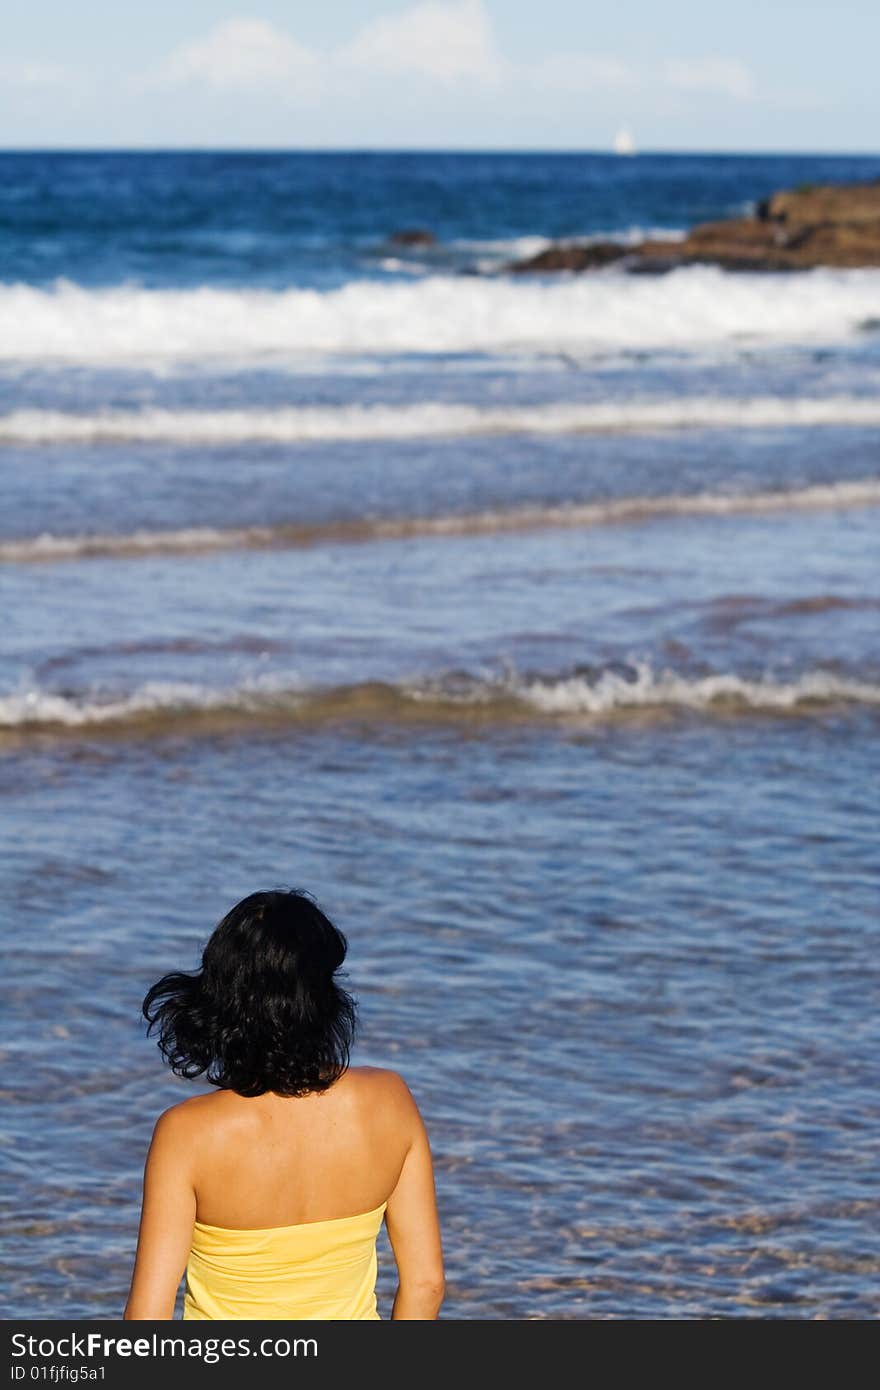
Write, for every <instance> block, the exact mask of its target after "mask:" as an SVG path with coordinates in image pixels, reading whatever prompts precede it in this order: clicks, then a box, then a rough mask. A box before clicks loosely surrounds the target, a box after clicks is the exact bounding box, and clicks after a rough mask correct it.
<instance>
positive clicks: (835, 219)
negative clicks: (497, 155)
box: [509, 180, 880, 274]
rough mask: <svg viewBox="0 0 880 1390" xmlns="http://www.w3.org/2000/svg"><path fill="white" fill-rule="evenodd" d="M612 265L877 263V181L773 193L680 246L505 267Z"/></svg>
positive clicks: (588, 250)
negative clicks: (746, 214)
mask: <svg viewBox="0 0 880 1390" xmlns="http://www.w3.org/2000/svg"><path fill="white" fill-rule="evenodd" d="M612 248H614V249H615V250H616V254H611V251H612ZM597 253H598V254H597ZM614 260H618V261H621V262H622V263H623V265H624V267H625V269H627V270H629V271H634V272H641V273H655V274H656V273H660V272H663V271H667V270H673V269H675V267H676V266H683V265H714V266H721V267H722V268H723V269H725V270H809V269H812V268H813V267H816V266H837V267H841V268H855V267H857V266H880V180H878V181H877V182H875V183H868V184H848V185H828V186H816V187H813V186H805V187H802V188H798V189H795V190H793V191H790V192H781V193H774V195H773V196H772V197H771V198H767V199H765V200H764V201H763V202H762V203H760V204H759V205H758V207H757V209H756V212H755V215H754V216H753V217H735V218H728V219H727V220H725V221H723V222H705V223H703V224H702V225H700V226H697V227H694V228H693V230H692V231H690V232H689V233H688V235H687V236H686V237H684V238H683V240H680V241H665V240H662V239H656V240H651V241H644V242H642V243H641V244H639V245H637V246H619V245H618V246H616V248H615V244H614V243H608V242H596V243H593V244H589V243H588V244H586V245H581V246H577V245H569V246H554V247H550V248H549V249H548V250H546V251H543V252H541V254H540V255H539V256H533V257H531V258H530V259H529V260H527V261H519V262H517V263H516V264H514V265H512V266H510V267H509V269H511V270H513V271H516V272H523V271H533V272H538V271H553V270H591V269H594V268H595V267H597V266H600V265H608V264H610V262H611V261H614Z"/></svg>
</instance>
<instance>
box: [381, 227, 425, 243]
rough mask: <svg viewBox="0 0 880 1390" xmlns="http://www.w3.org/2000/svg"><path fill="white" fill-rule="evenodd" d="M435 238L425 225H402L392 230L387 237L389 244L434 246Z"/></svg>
mask: <svg viewBox="0 0 880 1390" xmlns="http://www.w3.org/2000/svg"><path fill="white" fill-rule="evenodd" d="M436 241H437V238H436V237H435V235H434V233H433V232H429V231H428V230H427V229H426V228H425V227H402V228H401V230H400V231H399V232H392V233H391V235H390V237H389V238H388V245H389V246H434V245H435V244H436Z"/></svg>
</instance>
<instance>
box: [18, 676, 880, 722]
mask: <svg viewBox="0 0 880 1390" xmlns="http://www.w3.org/2000/svg"><path fill="white" fill-rule="evenodd" d="M847 705H851V706H868V707H876V706H880V684H877V683H876V682H873V681H869V680H860V679H857V678H854V677H847V676H841V675H838V674H836V673H833V672H828V671H823V670H814V671H807V672H805V673H803V674H802V675H800V676H797V677H795V678H793V679H790V680H778V679H776V678H774V677H772V676H770V675H767V676H762V677H758V678H749V677H745V676H740V675H738V674H736V673H734V672H719V673H717V674H712V675H704V676H696V677H694V676H686V675H682V674H678V673H676V672H674V671H668V670H667V671H660V672H654V671H653V670H652V668H651V666H650V665H649V664H648V663H635V664H634V665H633V666H632V668H631V669H630V671H629V673H628V674H623V673H621V672H620V671H618V670H615V671H611V670H602V671H599V672H596V673H592V674H589V675H584V674H575V675H569V676H562V677H554V676H537V677H535V676H533V677H523V676H515V675H508V676H505V677H503V678H499V679H496V680H492V679H489V680H487V679H483V678H480V677H477V676H473V677H462V676H455V677H454V678H453V677H449V678H439V679H431V680H425V681H422V682H407V683H405V684H399V685H396V684H389V683H386V682H381V681H368V682H363V683H361V684H354V685H349V686H341V687H334V688H330V689H324V690H315V689H304V688H302V687H300V686H293V687H289V686H288V687H285V686H284V685H281V684H277V683H276V684H272V683H271V682H263V683H261V684H252V685H247V686H242V687H236V688H232V689H225V690H224V689H210V688H206V687H203V686H198V685H189V684H185V683H172V684H162V683H157V682H156V683H150V684H148V685H144V686H142V687H140V688H138V689H136V690H133V691H131V692H130V693H128V694H125V695H119V696H116V697H112V698H103V699H101V698H96V697H94V696H90V695H88V694H84V695H82V696H74V695H70V694H64V695H62V694H56V693H53V692H51V691H44V690H30V691H26V692H23V693H17V694H10V695H6V696H4V697H0V730H3V731H5V732H6V733H7V734H14V733H28V732H30V733H38V732H52V731H63V730H92V731H94V732H98V731H100V730H101V729H107V730H110V731H112V730H113V729H117V730H125V729H129V728H134V727H138V728H153V729H156V730H159V731H161V730H162V729H166V728H176V727H179V726H183V727H185V728H197V727H198V726H199V725H200V724H201V725H203V726H208V727H216V726H217V723H218V722H222V723H233V724H236V725H241V724H249V723H255V724H258V725H259V724H267V723H282V724H286V723H322V722H332V721H338V720H365V721H368V722H381V721H385V722H392V723H393V722H398V721H399V722H405V721H408V720H410V721H411V720H418V721H425V722H428V723H431V722H448V721H453V722H460V721H468V720H473V719H475V718H476V719H479V720H481V721H486V722H505V721H517V720H523V719H530V718H531V719H534V718H536V717H537V718H539V719H542V720H545V719H549V720H558V719H566V718H572V717H588V718H613V717H616V716H620V715H624V716H625V715H627V714H632V713H637V712H644V713H650V712H652V711H654V712H657V713H662V712H664V711H665V712H668V713H675V712H677V711H678V712H688V711H691V712H701V713H704V714H721V715H724V714H734V715H735V714H745V713H749V712H757V713H765V714H785V713H802V714H809V713H811V712H814V711H824V710H827V709H829V708H830V707H842V706H847Z"/></svg>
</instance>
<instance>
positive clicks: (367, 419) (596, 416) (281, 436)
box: [0, 396, 880, 445]
mask: <svg viewBox="0 0 880 1390" xmlns="http://www.w3.org/2000/svg"><path fill="white" fill-rule="evenodd" d="M840 425H855V426H867V427H872V426H877V425H880V400H877V399H873V398H871V397H867V396H829V397H825V398H821V397H820V398H809V397H797V398H788V399H787V398H785V397H780V396H765V397H762V396H759V397H747V398H744V399H739V400H738V399H736V398H734V397H723V396H717V397H713V396H709V397H695V398H692V399H688V398H684V399H675V400H641V401H639V400H635V401H622V402H585V403H576V402H558V403H553V404H548V405H535V406H510V407H500V408H499V407H496V408H486V407H481V406H475V405H467V404H457V403H449V402H443V401H423V402H419V403H416V404H412V405H402V406H390V405H348V406H339V407H325V406H289V407H282V408H280V409H273V410H167V409H162V408H158V407H156V408H147V409H143V410H115V411H114V410H108V411H101V412H99V413H97V414H85V413H83V414H77V413H75V412H71V411H60V410H15V411H10V412H9V413H8V414H6V415H0V443H8V444H55V443H78V444H101V443H113V442H125V441H144V442H150V443H152V442H163V443H179V444H184V445H187V444H220V445H222V444H240V443H246V442H260V443H276V442H277V443H307V442H321V441H325V440H336V441H351V442H356V441H360V440H383V439H388V440H395V439H420V438H431V437H447V438H450V437H456V436H480V435H511V434H623V433H645V432H654V431H662V430H679V429H725V428H737V429H785V428H815V427H823V426H840Z"/></svg>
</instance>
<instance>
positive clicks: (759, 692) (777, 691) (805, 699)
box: [514, 663, 880, 715]
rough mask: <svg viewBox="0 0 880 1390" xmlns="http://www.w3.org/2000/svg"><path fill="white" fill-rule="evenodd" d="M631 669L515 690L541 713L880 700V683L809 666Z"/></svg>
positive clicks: (785, 707)
mask: <svg viewBox="0 0 880 1390" xmlns="http://www.w3.org/2000/svg"><path fill="white" fill-rule="evenodd" d="M633 669H634V677H633V678H630V677H626V676H622V675H620V674H618V673H617V672H612V671H604V672H602V674H601V675H600V676H599V677H598V679H597V680H595V681H593V682H591V681H590V680H588V679H586V678H585V677H581V676H574V677H571V678H569V679H567V680H554V681H544V680H533V681H527V682H522V683H517V684H515V686H514V690H515V693H516V694H517V696H518V697H519V698H520V699H522V700H524V701H525V702H526V703H527V704H530V705H533V706H534V707H535V709H537V710H540V711H541V712H542V713H543V714H555V715H565V714H606V713H609V712H611V711H613V710H623V709H636V708H652V707H662V708H671V709H692V710H709V709H712V708H721V707H724V706H727V707H732V708H734V709H737V708H739V709H742V708H745V709H753V710H767V711H774V710H776V711H785V710H793V709H797V708H799V707H802V706H804V705H811V704H813V705H814V704H825V705H827V704H829V703H830V704H833V703H836V702H839V701H843V702H846V703H853V704H863V705H880V686H878V685H876V684H873V683H871V682H869V681H861V680H854V679H851V678H849V677H845V676H838V675H834V674H832V673H831V672H827V671H809V672H806V673H805V674H804V675H802V676H800V677H798V678H797V679H795V680H791V681H779V680H776V679H774V678H772V677H769V676H767V677H762V678H760V679H757V680H750V679H747V678H745V677H743V676H738V675H735V674H728V673H722V674H719V675H711V676H699V677H686V676H681V675H677V674H675V672H672V671H662V672H659V673H658V674H655V673H654V672H653V671H652V669H651V667H650V666H649V665H648V664H647V663H638V664H636V665H635V666H634V668H633Z"/></svg>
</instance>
